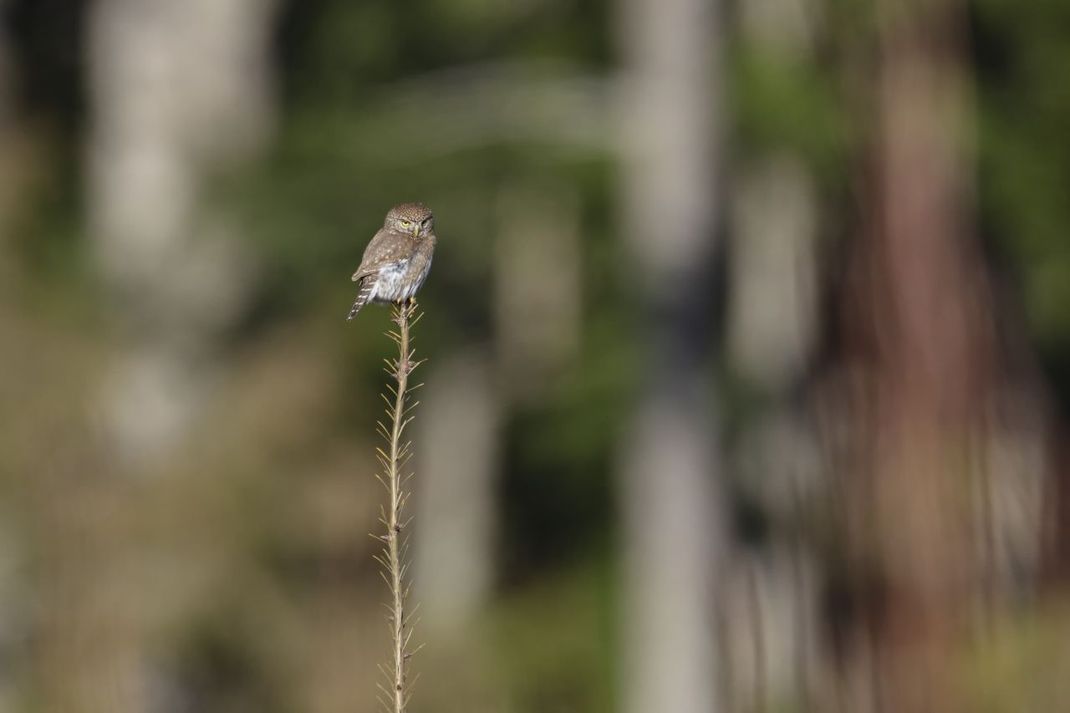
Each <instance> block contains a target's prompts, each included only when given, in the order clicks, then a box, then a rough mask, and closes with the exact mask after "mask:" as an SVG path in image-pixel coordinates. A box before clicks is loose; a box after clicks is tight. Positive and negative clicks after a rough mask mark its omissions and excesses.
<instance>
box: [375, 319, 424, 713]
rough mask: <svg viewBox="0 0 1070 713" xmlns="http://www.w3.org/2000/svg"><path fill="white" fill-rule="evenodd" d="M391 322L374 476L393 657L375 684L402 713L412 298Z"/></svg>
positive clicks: (406, 654) (408, 653)
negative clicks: (382, 502)
mask: <svg viewBox="0 0 1070 713" xmlns="http://www.w3.org/2000/svg"><path fill="white" fill-rule="evenodd" d="M393 321H394V324H395V325H396V327H397V329H396V330H391V331H389V332H388V333H387V334H388V336H389V337H390V338H391V340H392V341H393V342H394V343H395V344H397V346H398V357H397V358H396V359H388V360H386V362H387V367H386V371H387V373H388V374H389V375H390V376H391V377H392V379H393V381H394V383H393V384H388V385H387V393H384V394H383V400H384V401H385V402H386V405H387V408H386V416H387V422H388V423H389V424H390V426H389V428H388V427H387V426H386V425H385V424H384V423H383V422H382V421H380V422H379V424H378V427H379V429H378V430H379V434H380V435H381V436H382V437H383V438H385V439H386V441H387V443H388V444H389V445H388V448H389V450H388V451H384V450H383V449H382V448H378V449H377V451H378V456H379V462H380V464H381V465H382V467H383V472H381V473H380V474H379V475H378V476H377V477H378V478H379V482H381V483H382V484H383V487H384V488H386V491H387V494H388V498H389V503H388V505H387V507H385V508H381V509H380V517H379V521H380V523H382V525H383V527H384V528H385V530H386V531H385V533H384V534H381V535H375V538H376V539H378V540H379V541H381V542H382V543H383V552H382V553H381V554H379V555H376V560H377V561H378V562H379V564H380V565H381V566H382V568H383V569H382V572H381V574H382V577H383V579H384V580H385V581H386V583H387V586H389V587H390V596H391V601H390V603H389V604H388V605H387V608H388V614H387V621H388V623H389V624H390V634H391V644H392V655H391V659H392V660H391V661H390V662H389V664H387V665H383V664H380V667H379V668H380V670H381V671H382V673H383V676H384V677H385V679H386V683H385V684H384V683H380V684H379V693H380V695H379V701H380V703H381V704H382V705H383V707H384V709H386V710H388V711H392V713H403V712H404V711H405V708H406V707H407V706H408V702H409V695H410V692H409V688H410V687H411V683H410V682H409V680H408V664H409V659H411V658H412V656H413V654H414V653H416V650H415V649H413V648H411V646H410V644H411V640H412V624H413V622H412V620H411V619H412V616H413V614H414V613H415V610H414V611H412V612H410V611H408V610H407V601H408V596H409V588H410V584H409V582H408V578H407V573H408V564H407V559H408V557H407V551H408V538H407V537H405V536H404V534H403V533H404V531H405V529H406V528H407V526H408V524H409V521H410V519H408V518H406V517H405V516H404V510H405V504H406V502H407V501H408V497H409V493H408V492H407V491H406V489H405V486H406V484H407V483H408V481H409V479H410V478H412V473H411V472H406V470H405V467H406V464H407V463H408V461H409V459H410V458H411V457H412V447H411V446H412V444H411V442H410V441H403V437H404V433H405V427H406V426H408V424H409V423H410V422H411V421H412V419H413V417H412V415H411V413H412V410H413V409H414V408H415V407H416V405H417V404H418V403H419V402H417V401H414V402H412V403H410V402H409V397H410V395H411V393H412V392H413V391H414V390H415V389H417V388H419V384H417V385H416V386H412V387H410V386H409V376H410V375H411V374H412V372H413V370H415V369H416V367H417V366H419V365H420V363H421V362H418V361H416V360H414V359H413V351H412V347H411V340H410V336H409V332H410V329H411V328H412V327H413V326H414V325H415V324H416V322H418V321H419V316H416V302H415V300H409V301H408V302H405V303H401V304H397V305H394V317H393Z"/></svg>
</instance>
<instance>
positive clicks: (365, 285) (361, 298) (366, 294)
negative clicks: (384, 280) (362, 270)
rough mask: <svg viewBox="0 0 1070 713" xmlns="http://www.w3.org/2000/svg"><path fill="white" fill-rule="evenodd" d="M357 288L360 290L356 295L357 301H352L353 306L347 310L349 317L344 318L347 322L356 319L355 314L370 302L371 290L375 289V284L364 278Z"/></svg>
mask: <svg viewBox="0 0 1070 713" xmlns="http://www.w3.org/2000/svg"><path fill="white" fill-rule="evenodd" d="M357 286H358V287H359V288H360V292H358V293H357V299H355V300H353V306H352V307H350V308H349V316H348V317H346V321H347V322H348V321H349V320H351V319H353V318H354V317H356V316H357V312H359V311H360V310H361V309H362V308H363V307H364V305H366V304H368V302H369V301H371V298H372V290H373V289H375V282H374V281H372V280H369V279H368V278H364V279H363V280H361V281H360V282H359V283H357Z"/></svg>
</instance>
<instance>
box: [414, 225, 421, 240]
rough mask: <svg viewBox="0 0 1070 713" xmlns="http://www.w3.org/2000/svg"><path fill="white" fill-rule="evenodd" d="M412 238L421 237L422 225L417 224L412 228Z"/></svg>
mask: <svg viewBox="0 0 1070 713" xmlns="http://www.w3.org/2000/svg"><path fill="white" fill-rule="evenodd" d="M412 237H414V238H418V237H420V224H419V223H417V224H416V225H414V226H412Z"/></svg>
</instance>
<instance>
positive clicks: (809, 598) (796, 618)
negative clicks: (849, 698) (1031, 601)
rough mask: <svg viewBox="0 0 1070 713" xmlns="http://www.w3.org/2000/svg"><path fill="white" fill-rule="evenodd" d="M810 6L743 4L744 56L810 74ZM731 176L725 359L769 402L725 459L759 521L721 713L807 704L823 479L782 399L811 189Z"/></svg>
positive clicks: (792, 168)
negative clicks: (808, 520) (814, 521)
mask: <svg viewBox="0 0 1070 713" xmlns="http://www.w3.org/2000/svg"><path fill="white" fill-rule="evenodd" d="M819 9H820V8H819V4H818V3H814V2H810V0H748V2H746V3H743V4H742V5H740V6H739V13H738V16H737V19H738V22H739V30H740V32H739V34H740V41H741V42H742V44H743V46H744V47H745V54H746V56H756V57H759V58H760V61H761V62H762V63H763V65H765V66H769V67H774V68H775V71H777V72H781V73H784V74H791V75H794V74H798V73H800V71H802V72H805V71H806V70H807V69H808V68H809V69H810V71H814V69H813V66H814V58H813V48H814V42H815V37H814V29H815V28H814V25H815V24H819V22H818V21H816V13H817V12H818V11H819ZM800 67H801V68H803V69H802V70H800V69H799V68H800ZM737 166H738V168H737V169H736V170H735V171H733V174H732V176H731V177H730V178H729V179H728V184H729V199H730V203H729V208H730V212H729V227H730V231H729V236H728V238H729V240H730V246H729V249H728V271H729V272H728V274H729V276H728V290H729V293H728V300H727V309H728V313H727V325H726V326H727V334H726V352H727V358H728V359H729V362H730V365H731V373H732V374H733V375H734V376H739V377H742V380H743V381H744V382H745V383H746V384H747V386H748V388H750V389H753V390H754V391H755V392H757V393H759V394H761V398H760V399H758V400H759V401H761V403H763V404H767V405H765V406H760V407H757V408H753V409H750V410H749V411H750V413H751V414H752V415H750V416H749V417H743V418H741V419H738V420H737V421H736V428H737V431H736V433H737V436H736V437H735V438H734V439H733V441H734V443H735V446H734V447H733V449H732V452H731V453H730V454H729V456H728V457H729V458H730V459H731V463H732V470H731V472H732V477H733V483H734V486H735V487H736V488H738V489H739V490H740V492H743V493H745V495H746V497H747V498H749V499H750V500H751V501H752V502H754V503H757V504H758V505H759V506H760V507H761V509H762V511H763V514H764V515H766V516H767V517H768V521H769V523H770V525H769V528H768V531H764V530H763V532H760V533H752V534H751V535H750V537H746V536H744V537H745V539H746V540H747V542H745V543H744V545H743V546H741V547H739V548H738V549H737V551H736V552H734V553H733V557H732V566H731V568H730V571H729V572H727V573H726V574H725V575H724V576H723V578H727V580H728V582H729V583H728V584H727V585H726V586H725V587H724V588H723V590H722V591H723V595H722V597H721V598H720V606H721V609H722V611H723V620H724V629H725V631H724V636H723V638H724V641H725V644H726V645H725V655H726V657H727V659H728V661H727V662H726V663H727V668H728V669H729V671H730V675H729V676H727V677H726V685H727V686H728V687H729V690H730V693H731V695H730V699H731V703H732V710H734V711H741V712H742V711H756V710H758V711H760V710H768V709H771V707H773V706H775V705H776V703H777V702H778V701H798V702H800V703H804V702H805V701H807V700H809V694H810V693H811V681H812V679H813V672H814V671H815V665H816V663H817V651H818V646H817V644H818V637H817V632H818V630H819V629H818V623H819V617H818V608H819V598H818V594H819V591H818V587H817V585H818V579H817V577H816V573H817V570H816V569H815V568H814V567H813V562H814V561H815V560H814V558H813V557H812V554H811V553H810V552H809V551H808V549H807V548H808V547H809V546H811V545H812V543H811V542H806V541H803V538H801V537H800V536H799V533H800V524H801V523H803V522H804V521H805V518H804V513H803V506H802V504H801V500H802V493H803V492H804V491H807V490H812V489H813V485H814V484H815V482H817V481H818V480H819V478H818V474H819V473H820V472H821V468H820V466H819V464H818V462H817V460H816V453H817V449H816V443H815V442H814V441H815V439H814V437H813V430H812V429H811V428H810V424H809V423H808V420H807V418H806V416H807V414H806V412H805V411H803V410H802V409H798V408H796V405H797V404H796V402H795V401H794V400H793V399H792V398H791V396H792V391H793V389H794V388H795V387H797V385H798V384H800V383H801V382H802V381H803V379H804V377H805V372H806V368H807V367H808V365H809V364H811V363H812V359H813V352H814V345H815V344H816V341H817V328H818V290H817V287H818V284H817V280H818V264H817V252H818V251H817V247H816V242H817V240H816V239H817V236H818V227H819V226H818V207H817V201H816V195H817V191H816V187H815V182H814V179H813V176H812V175H811V172H810V170H809V167H808V166H807V165H806V163H805V162H804V161H803V160H802V157H801V156H799V155H798V154H797V152H796V151H794V150H792V149H791V148H786V147H784V146H780V145H776V146H761V147H759V148H757V149H756V150H750V151H747V152H746V154H745V159H744V160H737Z"/></svg>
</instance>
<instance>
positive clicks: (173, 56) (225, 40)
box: [87, 0, 274, 466]
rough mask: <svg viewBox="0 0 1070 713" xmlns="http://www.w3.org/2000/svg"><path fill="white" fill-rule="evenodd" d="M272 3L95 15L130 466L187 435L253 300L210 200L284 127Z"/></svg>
mask: <svg viewBox="0 0 1070 713" xmlns="http://www.w3.org/2000/svg"><path fill="white" fill-rule="evenodd" d="M273 5H274V0H238V1H237V2H217V0H190V1H189V2H178V3H176V2H170V1H169V0H99V1H98V2H97V3H96V4H95V6H94V8H93V11H92V16H91V22H90V30H89V42H88V46H89V70H90V81H89V88H90V90H89V96H90V105H91V117H92V119H91V131H90V138H89V173H88V186H87V193H88V199H89V200H88V205H89V215H90V221H91V225H90V228H91V232H92V236H93V240H94V248H95V250H94V253H95V256H96V258H97V261H98V264H99V266H100V269H101V271H102V274H103V276H104V278H105V283H106V285H107V286H108V287H109V288H110V292H111V294H112V297H113V298H114V299H115V304H116V307H117V312H118V316H119V320H120V326H121V328H122V329H123V330H124V337H125V338H126V340H127V348H126V350H125V352H124V354H122V355H121V356H120V358H119V359H118V360H117V364H116V369H115V373H114V377H113V378H112V380H111V381H110V382H108V384H107V385H106V388H105V394H104V399H103V400H104V404H103V405H104V408H103V413H104V414H105V416H106V425H107V426H109V429H110V435H111V437H112V439H113V446H114V451H115V453H116V455H117V456H118V457H119V458H120V459H121V460H122V461H123V462H125V463H127V464H133V465H137V466H141V465H146V464H149V463H151V462H152V461H153V460H154V459H155V458H157V457H159V456H160V455H162V454H164V453H166V452H167V451H168V449H169V448H171V447H172V446H174V445H175V443H176V442H177V441H178V439H180V438H181V436H182V434H183V432H184V429H185V426H186V425H187V424H188V423H189V422H190V420H191V418H192V417H193V415H194V414H195V411H196V405H197V400H198V396H199V394H200V392H201V390H202V387H203V384H202V383H201V377H199V376H198V374H203V373H205V371H206V370H205V369H204V368H202V367H203V366H205V363H204V362H205V360H206V359H207V347H208V346H209V344H210V340H211V337H212V336H213V334H214V333H215V332H216V331H217V330H219V329H221V328H223V327H225V326H226V325H227V324H228V323H229V322H230V321H231V320H232V319H233V318H234V316H235V314H236V312H237V311H238V310H239V309H240V307H241V305H242V297H243V296H244V295H245V293H246V291H245V289H244V288H245V286H246V285H247V284H248V281H247V277H248V274H247V271H245V270H243V269H242V267H241V266H242V265H243V264H245V263H246V261H245V260H243V259H242V256H241V255H239V254H238V251H237V249H236V247H235V241H234V240H233V239H229V236H228V233H229V232H230V227H229V226H227V225H226V224H225V222H223V221H222V220H221V219H220V218H218V217H214V216H212V215H211V214H210V213H207V212H206V211H205V207H206V205H205V204H206V201H205V200H204V196H203V195H202V191H203V188H204V185H203V181H204V177H205V174H206V172H207V171H209V170H219V169H225V168H226V167H228V166H230V165H232V164H233V163H234V162H235V161H237V160H240V159H241V158H242V157H244V156H246V155H248V154H249V153H250V152H252V151H254V150H255V149H256V148H257V147H258V146H259V145H260V144H261V143H262V141H263V139H264V138H265V136H266V133H267V131H268V130H269V128H270V126H271V116H272V112H271V91H270V83H269V81H268V79H269V76H270V72H269V70H268V57H267V50H268V43H269V32H270V27H271V23H270V20H271V18H272V11H273ZM198 361H200V364H199V365H198V364H196V363H195V362H198Z"/></svg>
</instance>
